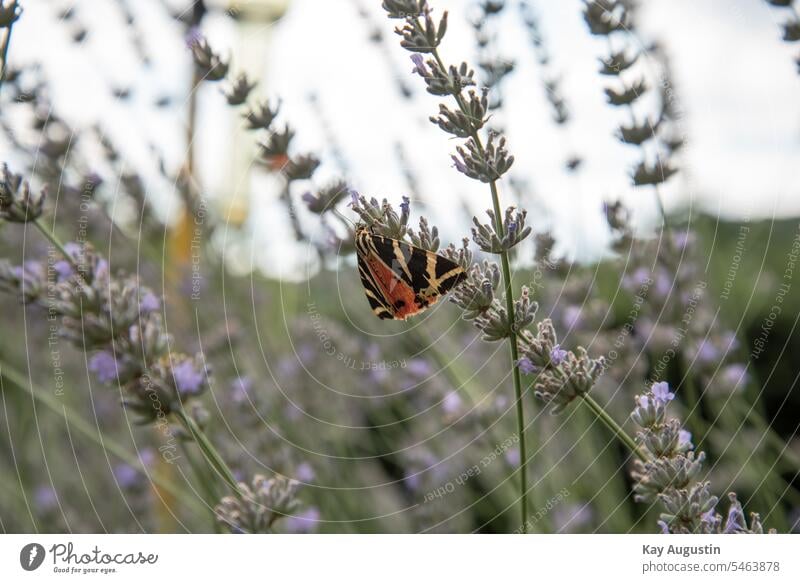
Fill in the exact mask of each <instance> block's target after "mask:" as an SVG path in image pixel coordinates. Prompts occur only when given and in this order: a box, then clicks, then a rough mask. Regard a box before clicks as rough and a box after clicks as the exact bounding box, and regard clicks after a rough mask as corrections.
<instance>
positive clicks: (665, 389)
mask: <svg viewBox="0 0 800 583" xmlns="http://www.w3.org/2000/svg"><path fill="white" fill-rule="evenodd" d="M650 390H651V392H652V393H653V398H654V399H655V400H656V401H657V402H659V403H661V404H663V405H666V404H667V403H669V402H670V401H671V400H672V399H674V398H675V394H674V393H671V392H670V390H669V383H667V382H665V381H661V382H660V383H655V384H654V385H653V387H652V388H651V389H650Z"/></svg>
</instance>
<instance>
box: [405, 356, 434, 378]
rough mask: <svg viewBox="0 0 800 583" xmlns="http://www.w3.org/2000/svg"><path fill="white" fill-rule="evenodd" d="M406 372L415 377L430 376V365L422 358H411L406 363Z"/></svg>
mask: <svg viewBox="0 0 800 583" xmlns="http://www.w3.org/2000/svg"><path fill="white" fill-rule="evenodd" d="M408 372H409V373H411V374H412V375H414V376H416V377H427V376H429V375H430V374H431V365H430V363H429V362H428V361H427V360H425V359H424V358H412V359H411V360H410V361H409V362H408Z"/></svg>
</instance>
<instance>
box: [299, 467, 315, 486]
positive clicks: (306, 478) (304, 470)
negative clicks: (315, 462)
mask: <svg viewBox="0 0 800 583" xmlns="http://www.w3.org/2000/svg"><path fill="white" fill-rule="evenodd" d="M294 474H295V479H296V480H297V481H298V482H303V483H306V484H307V483H308V482H312V481H313V480H314V478H315V477H316V473H315V472H314V468H312V467H311V464H310V463H308V462H303V463H301V464H300V465H299V466H297V468H296V469H295V471H294Z"/></svg>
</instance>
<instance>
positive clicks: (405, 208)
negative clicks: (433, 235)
mask: <svg viewBox="0 0 800 583" xmlns="http://www.w3.org/2000/svg"><path fill="white" fill-rule="evenodd" d="M400 210H401V211H402V212H403V214H406V215H407V214H409V213H410V212H411V199H409V198H408V197H407V196H404V197H403V202H401V203H400Z"/></svg>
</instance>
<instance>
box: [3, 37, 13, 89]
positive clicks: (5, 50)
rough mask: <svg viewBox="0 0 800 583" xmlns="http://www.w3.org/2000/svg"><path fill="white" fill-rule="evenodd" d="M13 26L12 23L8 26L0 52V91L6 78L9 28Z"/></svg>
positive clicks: (9, 43)
mask: <svg viewBox="0 0 800 583" xmlns="http://www.w3.org/2000/svg"><path fill="white" fill-rule="evenodd" d="M12 26H14V23H13V22H12V23H11V24H9V25H8V27H7V30H6V38H5V40H4V41H3V50H2V60H3V62H2V65H0V90H2V88H3V81H4V80H5V78H6V68H7V63H8V47H10V46H11V27H12Z"/></svg>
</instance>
